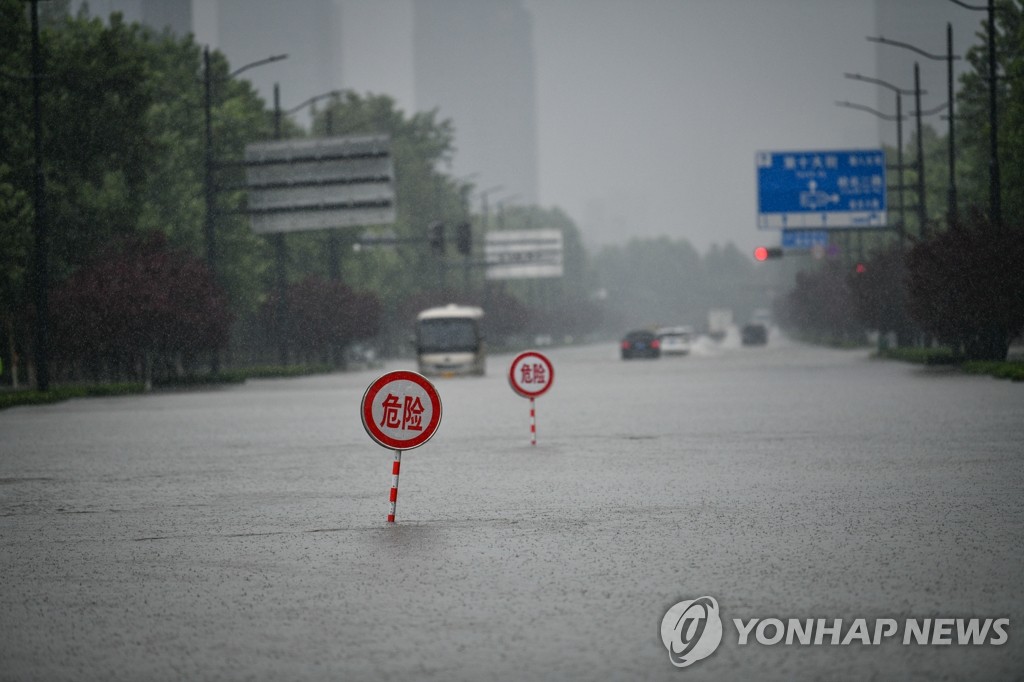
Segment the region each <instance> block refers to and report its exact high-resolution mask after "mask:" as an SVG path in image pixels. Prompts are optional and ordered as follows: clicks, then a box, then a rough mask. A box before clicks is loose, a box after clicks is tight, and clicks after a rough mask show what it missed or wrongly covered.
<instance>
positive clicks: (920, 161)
mask: <svg viewBox="0 0 1024 682" xmlns="http://www.w3.org/2000/svg"><path fill="white" fill-rule="evenodd" d="M914 106H915V108H916V109H917V110H916V111H915V112H914V116H915V117H916V118H917V220H918V227H917V229H918V234H920V235H921V236H922V237H925V238H927V236H928V210H927V208H926V205H927V201H926V199H925V190H924V134H923V132H924V131H923V130H922V129H921V69H920V67H919V66H918V64H917V62H914Z"/></svg>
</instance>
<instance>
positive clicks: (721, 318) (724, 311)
mask: <svg viewBox="0 0 1024 682" xmlns="http://www.w3.org/2000/svg"><path fill="white" fill-rule="evenodd" d="M731 326H732V310H730V309H728V308H712V309H711V310H709V311H708V336H710V337H711V338H713V339H714V340H715V341H721V340H722V339H724V338H725V334H726V332H728V331H729V327H731Z"/></svg>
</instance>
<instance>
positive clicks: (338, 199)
mask: <svg viewBox="0 0 1024 682" xmlns="http://www.w3.org/2000/svg"><path fill="white" fill-rule="evenodd" d="M245 175H246V188H247V189H248V192H249V206H248V210H247V213H249V215H250V217H251V218H252V229H253V232H256V233H259V234H266V233H273V232H297V231H300V230H318V229H324V228H331V227H351V226H355V225H386V224H390V223H393V222H394V221H395V189H394V167H393V164H392V160H391V149H390V140H389V138H388V136H387V135H360V136H347V137H328V138H315V139H301V140H275V141H273V142H261V143H257V144H250V145H247V146H246V148H245Z"/></svg>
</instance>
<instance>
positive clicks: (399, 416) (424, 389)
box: [360, 370, 441, 450]
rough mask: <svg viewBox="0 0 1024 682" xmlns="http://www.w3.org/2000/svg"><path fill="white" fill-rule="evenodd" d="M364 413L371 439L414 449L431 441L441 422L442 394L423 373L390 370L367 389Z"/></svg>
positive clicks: (362, 408) (364, 422)
mask: <svg viewBox="0 0 1024 682" xmlns="http://www.w3.org/2000/svg"><path fill="white" fill-rule="evenodd" d="M360 414H361V416H362V419H363V428H365V429H366V433H368V434H369V435H370V438H372V439H373V440H375V441H377V442H378V443H380V444H381V445H383V446H384V447H387V448H393V449H395V450H411V449H413V448H417V447H419V446H421V445H423V444H424V443H426V442H427V441H428V440H430V437H431V436H433V435H434V431H436V430H437V425H438V424H440V423H441V397H440V396H439V395H438V394H437V389H436V388H434V385H433V384H432V383H430V381H428V380H427V378H426V377H424V376H423V375H422V374H417V373H416V372H410V371H407V370H399V371H396V372H388V373H387V374H385V375H383V376H381V377H380V378H379V379H377V380H376V381H374V382H373V383H372V384H370V386H369V388H367V389H366V393H365V394H363V403H362V407H361V409H360Z"/></svg>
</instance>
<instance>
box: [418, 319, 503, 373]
mask: <svg viewBox="0 0 1024 682" xmlns="http://www.w3.org/2000/svg"><path fill="white" fill-rule="evenodd" d="M483 316H484V311H483V309H482V308H478V307H476V306H464V305H455V304H454V303H450V304H448V305H446V306H441V307H438V308H428V309H426V310H424V311H422V312H421V313H420V314H419V315H417V316H416V360H417V362H418V364H419V370H420V374H423V375H425V376H455V375H459V374H471V375H474V376H483V375H484V365H485V359H486V350H485V348H484V337H483V334H482V333H481V331H480V322H481V319H482V318H483Z"/></svg>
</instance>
